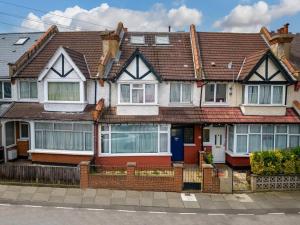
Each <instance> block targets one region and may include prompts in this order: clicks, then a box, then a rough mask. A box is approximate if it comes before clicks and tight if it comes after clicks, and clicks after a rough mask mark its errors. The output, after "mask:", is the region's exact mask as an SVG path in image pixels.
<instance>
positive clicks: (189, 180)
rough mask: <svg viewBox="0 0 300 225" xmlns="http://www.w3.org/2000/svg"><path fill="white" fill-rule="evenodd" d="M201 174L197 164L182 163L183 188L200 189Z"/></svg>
mask: <svg viewBox="0 0 300 225" xmlns="http://www.w3.org/2000/svg"><path fill="white" fill-rule="evenodd" d="M201 182H202V174H201V170H200V168H199V166H198V165H184V168H183V189H184V190H199V191H200V190H201Z"/></svg>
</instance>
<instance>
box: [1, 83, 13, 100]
mask: <svg viewBox="0 0 300 225" xmlns="http://www.w3.org/2000/svg"><path fill="white" fill-rule="evenodd" d="M0 99H11V83H10V82H9V81H0Z"/></svg>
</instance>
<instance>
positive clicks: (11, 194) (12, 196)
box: [1, 191, 20, 200]
mask: <svg viewBox="0 0 300 225" xmlns="http://www.w3.org/2000/svg"><path fill="white" fill-rule="evenodd" d="M19 194H20V193H19V192H18V191H5V192H4V193H3V195H2V196H1V198H2V199H8V200H17V198H18V196H19Z"/></svg>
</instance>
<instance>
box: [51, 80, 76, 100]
mask: <svg viewBox="0 0 300 225" xmlns="http://www.w3.org/2000/svg"><path fill="white" fill-rule="evenodd" d="M48 101H80V85H79V82H48Z"/></svg>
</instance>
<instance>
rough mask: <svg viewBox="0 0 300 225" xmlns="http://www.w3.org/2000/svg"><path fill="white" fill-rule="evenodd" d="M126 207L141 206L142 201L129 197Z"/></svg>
mask: <svg viewBox="0 0 300 225" xmlns="http://www.w3.org/2000/svg"><path fill="white" fill-rule="evenodd" d="M125 205H132V206H140V199H139V198H131V197H129V198H128V197H127V198H126V200H125Z"/></svg>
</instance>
